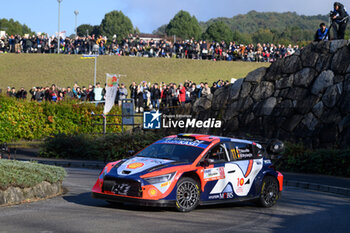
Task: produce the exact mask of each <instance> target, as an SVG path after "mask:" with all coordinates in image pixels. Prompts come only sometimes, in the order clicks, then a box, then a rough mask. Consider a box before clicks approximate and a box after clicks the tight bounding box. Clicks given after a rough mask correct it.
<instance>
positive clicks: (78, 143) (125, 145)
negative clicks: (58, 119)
mask: <svg viewBox="0 0 350 233" xmlns="http://www.w3.org/2000/svg"><path fill="white" fill-rule="evenodd" d="M162 137H164V135H163V134H161V133H151V132H150V133H134V134H128V133H124V134H106V135H100V136H94V135H85V134H84V135H65V134H60V135H56V136H53V137H48V138H46V139H45V141H44V143H43V144H42V146H41V151H40V154H41V156H43V157H51V158H52V157H54V158H67V159H68V158H69V159H93V160H106V161H112V160H119V159H122V158H125V157H127V156H129V151H135V152H137V151H140V150H141V149H143V148H144V147H146V146H148V145H150V144H152V143H153V142H155V141H157V140H158V139H161V138H162Z"/></svg>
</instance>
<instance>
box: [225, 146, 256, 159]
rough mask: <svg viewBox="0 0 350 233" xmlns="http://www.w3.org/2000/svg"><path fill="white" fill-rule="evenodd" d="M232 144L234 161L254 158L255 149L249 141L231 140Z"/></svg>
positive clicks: (231, 150)
mask: <svg viewBox="0 0 350 233" xmlns="http://www.w3.org/2000/svg"><path fill="white" fill-rule="evenodd" d="M229 145H230V152H231V156H232V159H233V160H234V161H236V160H249V159H254V158H255V156H254V154H255V153H254V151H253V148H252V145H251V144H248V143H238V142H231V143H229Z"/></svg>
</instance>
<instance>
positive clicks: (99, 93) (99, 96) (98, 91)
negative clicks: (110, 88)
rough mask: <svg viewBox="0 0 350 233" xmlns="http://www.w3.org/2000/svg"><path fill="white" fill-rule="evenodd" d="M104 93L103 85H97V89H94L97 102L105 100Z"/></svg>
mask: <svg viewBox="0 0 350 233" xmlns="http://www.w3.org/2000/svg"><path fill="white" fill-rule="evenodd" d="M102 91H103V88H102V87H101V84H100V83H97V85H96V87H95V88H94V96H95V101H101V100H102V98H103V95H102Z"/></svg>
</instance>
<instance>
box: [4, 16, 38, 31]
mask: <svg viewBox="0 0 350 233" xmlns="http://www.w3.org/2000/svg"><path fill="white" fill-rule="evenodd" d="M0 30H1V31H6V33H7V34H9V35H24V34H33V33H34V32H32V30H31V29H30V28H29V27H28V26H27V25H25V24H23V25H22V24H20V23H19V22H18V21H14V20H13V19H10V20H7V19H0Z"/></svg>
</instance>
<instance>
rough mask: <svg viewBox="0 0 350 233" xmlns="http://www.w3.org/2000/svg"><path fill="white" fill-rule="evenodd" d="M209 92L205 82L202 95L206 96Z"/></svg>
mask: <svg viewBox="0 0 350 233" xmlns="http://www.w3.org/2000/svg"><path fill="white" fill-rule="evenodd" d="M210 94H211V92H210V88H209V85H208V83H205V84H204V88H203V90H202V96H203V97H205V96H208V95H210Z"/></svg>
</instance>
